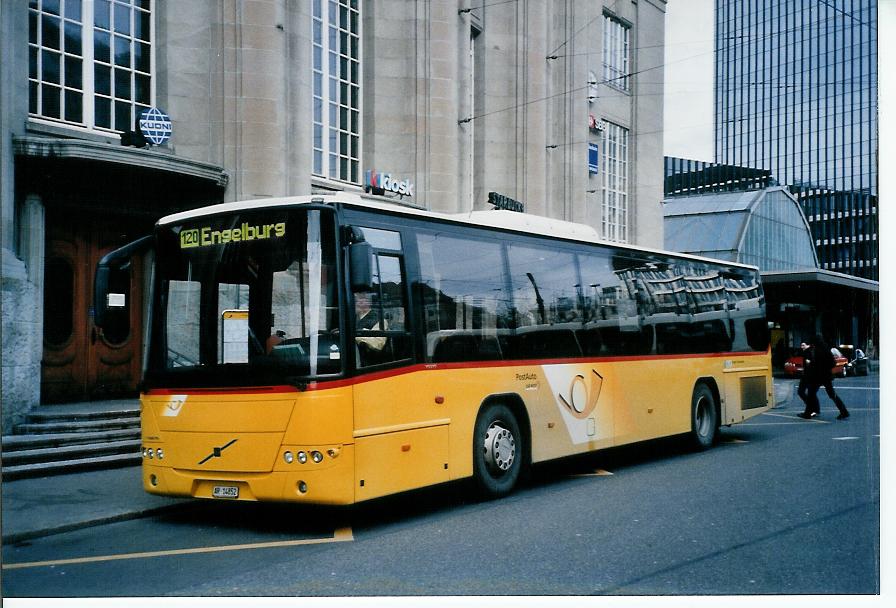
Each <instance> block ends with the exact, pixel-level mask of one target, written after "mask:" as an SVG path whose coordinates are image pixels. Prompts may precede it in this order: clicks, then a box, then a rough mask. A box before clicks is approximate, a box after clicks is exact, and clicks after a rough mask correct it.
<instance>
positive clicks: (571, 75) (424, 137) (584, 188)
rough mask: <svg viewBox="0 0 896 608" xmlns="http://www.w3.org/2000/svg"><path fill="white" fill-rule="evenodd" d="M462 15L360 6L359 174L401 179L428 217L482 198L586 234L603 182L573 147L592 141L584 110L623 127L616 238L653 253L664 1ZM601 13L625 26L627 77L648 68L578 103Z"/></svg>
mask: <svg viewBox="0 0 896 608" xmlns="http://www.w3.org/2000/svg"><path fill="white" fill-rule="evenodd" d="M469 6H471V7H473V8H474V10H473V11H472V12H471V13H459V12H458V8H457V7H456V6H454V5H453V3H449V2H444V3H441V2H437V3H430V2H425V1H423V0H415V1H408V2H399V1H397V0H367V2H365V3H364V4H363V10H364V13H363V20H364V21H363V24H364V25H363V27H364V31H363V40H364V56H363V59H362V63H363V69H364V78H363V87H364V89H363V96H364V97H363V103H364V106H363V116H364V128H363V152H364V154H363V158H362V164H363V166H364V168H365V169H373V168H375V169H377V170H381V171H389V172H391V173H393V174H397V175H400V176H402V177H410V178H411V179H412V181H415V184H416V202H417V203H419V204H422V205H423V206H425V207H427V208H429V209H433V210H437V211H444V212H460V211H469V210H470V209H471V208H475V209H485V208H488V205H487V197H488V193H489V192H490V191H496V192H500V193H502V194H505V195H507V196H510V197H512V198H515V199H517V200H520V201H522V202H524V203H525V204H526V210H527V211H528V212H530V213H536V214H539V215H546V216H550V217H556V218H561V219H566V220H570V221H576V222H583V223H587V224H590V225H592V226H595V227H599V226H600V220H601V209H600V205H601V186H602V179H603V176H602V174H597V175H590V174H589V173H588V170H587V157H588V147H587V143H588V142H589V141H590V142H594V143H599V142H600V139H601V136H600V133H597V132H595V131H589V129H588V115H589V114H593V115H595V117H597V118H598V119H606V120H610V121H612V122H614V123H616V124H619V125H621V126H623V127H625V128H627V129H629V133H630V141H629V188H628V201H629V218H630V226H629V234H630V239H629V240H630V242H633V243H637V244H641V245H646V246H653V247H661V246H662V242H663V216H662V207H661V201H662V177H663V173H662V171H663V169H662V141H663V138H662V91H663V85H662V75H663V72H662V57H663V54H662V42H663V36H664V23H665V20H664V17H665V12H664V11H665V3H664V2H663V1H662V0H639V1H638V2H621V3H613V4H612V6H609V5H608V6H606V7H605V6H603V5H601V4H598V3H594V2H593V1H591V0H556V1H553V2H545V1H534V0H531V1H521V2H517V3H511V4H494V3H492V4H491V5H490V4H489V3H485V7H484V8H483V6H482V3H481V2H476V1H474V2H471V3H469ZM605 10H607V11H609V12H611V13H612V14H614V15H616V16H617V17H619V18H620V19H623V20H624V21H626V22H627V23H629V24H630V25H631V43H630V46H631V48H632V59H631V64H632V70H638V69H642V68H651V67H653V68H658V69H654V70H651V71H649V72H647V73H645V74H644V75H643V76H638V77H635V78H633V79H632V88H631V91H630V92H620V91H619V90H618V89H616V88H612V87H610V86H606V85H600V86H599V87H598V90H599V95H598V97H597V99H595V100H592V101H591V102H589V100H588V87H587V83H588V79H589V74H594V75H596V76H597V78H598V80H601V79H602V74H603V59H602V48H603V14H604V11H605ZM471 28H472V29H471ZM473 30H475V31H473ZM471 35H472V36H474V40H473V42H472V46H473V53H472V56H471V52H470V51H471V49H470V47H471ZM548 55H557V58H556V59H547V56H548ZM642 133H643V134H642Z"/></svg>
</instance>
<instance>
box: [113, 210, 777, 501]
mask: <svg viewBox="0 0 896 608" xmlns="http://www.w3.org/2000/svg"><path fill="white" fill-rule="evenodd" d="M147 248H150V249H151V250H152V251H153V252H154V270H153V273H152V279H151V282H152V288H151V296H150V297H151V305H150V306H149V307H148V308H149V310H150V311H151V314H150V319H149V320H148V331H147V337H146V340H147V341H148V344H147V346H146V361H145V364H144V368H145V369H144V373H143V379H142V385H141V389H140V390H141V424H142V443H143V468H142V470H143V484H144V487H145V489H146V490H147V491H148V492H151V493H154V494H162V495H168V496H185V497H196V498H205V499H218V500H249V501H253V500H258V501H262V500H271V501H297V502H308V503H317V504H350V503H356V502H360V501H365V500H368V499H372V498H376V497H381V496H385V495H389V494H394V493H398V492H403V491H407V490H411V489H414V488H421V487H424V486H430V485H435V484H440V483H443V482H449V481H453V480H460V479H465V478H472V479H473V480H475V486H476V487H477V488H478V490H479V491H480V492H481V493H482V494H484V495H485V496H487V497H498V496H502V495H505V494H507V493H509V492H510V491H511V490H512V489H513V488H514V486H515V485H516V484H517V482H518V480H519V479H520V477H521V474H522V473H524V472H525V471H526V470H527V468H528V467H530V466H532V465H533V464H536V463H541V462H544V461H549V460H552V459H557V458H561V457H566V456H570V455H574V454H582V453H586V452H592V451H596V450H601V449H604V448H610V447H613V446H620V445H625V444H631V443H635V442H642V441H646V440H651V439H656V438H659V437H667V436H674V435H683V436H686V437H689V438H690V440H691V441H692V442H693V444H694V446H695V447H696V448H698V449H706V448H709V447H710V446H712V444H713V443H714V442H715V441H716V440H717V437H718V433H719V427H720V426H728V425H732V424H736V423H739V422H742V421H744V420H747V419H748V418H751V417H753V416H756V415H757V414H760V413H762V412H764V411H766V410H768V409H769V408H770V407H772V406H773V387H772V376H771V365H770V353H769V334H768V326H767V323H766V319H765V300H764V296H763V291H762V286H761V284H760V280H759V273H758V271H757V269H756V268H755V267H750V266H744V265H740V264H736V263H731V262H721V261H718V260H711V259H706V258H701V257H694V256H688V255H682V254H677V253H669V252H662V251H658V250H652V249H644V248H640V247H632V246H628V245H622V244H615V243H607V242H601V241H600V240H599V239H598V236H597V234H596V233H595V231H594V230H593V229H592V228H590V227H588V226H584V225H580V224H573V223H568V222H563V221H557V220H550V219H546V218H540V217H535V216H532V215H527V214H524V213H516V212H512V211H506V210H491V211H476V212H472V213H467V214H462V215H448V214H438V213H433V212H428V211H424V210H421V209H416V208H412V207H408V206H401V205H398V204H393V203H388V202H383V201H379V200H375V199H371V198H368V197H364V196H361V195H353V194H338V195H327V196H308V197H301V198H296V197H291V198H283V199H265V200H260V201H248V202H239V203H226V204H220V205H215V206H210V207H207V208H202V209H198V210H193V211H188V212H184V213H178V214H175V215H170V216H168V217H165V218H162V219H161V220H159V221H158V222H157V224H156V227H155V231H154V234H152V235H151V236H148V237H145V238H144V239H141V240H140V241H138V242H135V243H132V244H131V245H129V246H126V247H123V248H122V249H120V250H117V251H115V252H112V253H110V254H109V255H108V256H106V258H104V259H103V260H102V261H101V262H100V264H99V265H98V267H97V277H96V279H97V280H96V294H95V308H96V313H95V317H96V324H97V326H98V327H99V328H100V329H102V326H103V323H104V319H106V318H109V317H110V315H113V314H114V312H115V308H116V307H119V306H122V305H124V303H125V299H126V294H116V293H112V291H111V290H110V288H109V285H111V284H113V283H114V281H111V282H110V279H109V277H110V276H113V275H114V274H115V273H116V272H120V271H121V269H122V268H124V267H125V266H126V264H127V263H128V260H129V259H130V258H131V257H132V256H133V255H134V254H135V253H136V252H139V251H141V250H143V249H147Z"/></svg>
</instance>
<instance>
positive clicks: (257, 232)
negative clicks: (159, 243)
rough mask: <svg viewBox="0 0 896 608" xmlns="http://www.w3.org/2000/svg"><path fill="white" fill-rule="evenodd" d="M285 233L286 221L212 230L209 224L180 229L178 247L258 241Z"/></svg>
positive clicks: (244, 224)
mask: <svg viewBox="0 0 896 608" xmlns="http://www.w3.org/2000/svg"><path fill="white" fill-rule="evenodd" d="M285 235H286V222H278V223H276V224H261V225H256V226H253V225H251V224H248V223H246V222H243V224H242V225H241V226H240V227H239V228H228V229H225V230H212V229H211V227H209V226H204V227H202V228H192V229H189V230H181V232H180V248H181V249H189V248H191V247H208V246H210V245H224V244H226V243H238V242H241V241H258V240H261V239H273V238H280V237H282V236H285Z"/></svg>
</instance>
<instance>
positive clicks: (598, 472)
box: [570, 469, 612, 477]
mask: <svg viewBox="0 0 896 608" xmlns="http://www.w3.org/2000/svg"><path fill="white" fill-rule="evenodd" d="M607 475H612V473H610V472H609V471H605V470H603V469H595V470H594V473H576V474H574V475H570V477H605V476H607Z"/></svg>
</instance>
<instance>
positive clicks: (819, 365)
mask: <svg viewBox="0 0 896 608" xmlns="http://www.w3.org/2000/svg"><path fill="white" fill-rule="evenodd" d="M803 352H804V353H806V354H807V355H808V357H806V358H805V361H804V364H803V380H804V381H805V383H803V382H802V381H801V382H800V387H799V388H798V389H797V394H799V396H800V398H801V399H802V400H803V402H804V403H805V404H806V409H805V410H804V411H803V412H802V413H800V414H797V415H798V416H799V417H800V418H805V419H809V418H815V417H816V416H818V414H819V413H821V405H820V404H819V402H818V389H819V388H821V387H822V386H823V387H824V390H825V392H826V393H827V394H828V397H830V399H831V401H833V402H834V405H836V406H837V409H838V410H839V411H840V415H838V416H837V420H846V419H847V418H849V411H848V410H847V409H846V405H844V404H843V401H842V400H841V399H840V397H838V396H837V393H836V392H834V377H833V375H832V374H831V370H832V369H833V367H834V355H833V353H832V352H831V347H830V346H829V345H828V344H827V342H825V340H824V338H823V337H822V336H821V335H817V336H815V343H814V344H812V345H811V346H810V347H809V349H808V350H807V351H803Z"/></svg>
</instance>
